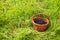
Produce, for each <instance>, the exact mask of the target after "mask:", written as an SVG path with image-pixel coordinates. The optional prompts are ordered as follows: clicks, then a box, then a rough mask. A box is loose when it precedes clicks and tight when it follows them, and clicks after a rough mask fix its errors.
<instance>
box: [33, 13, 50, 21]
mask: <svg viewBox="0 0 60 40" xmlns="http://www.w3.org/2000/svg"><path fill="white" fill-rule="evenodd" d="M39 15H42V16H47V15H46V14H35V15H33V16H32V19H34V17H35V16H39ZM47 19H48V20H50V19H49V16H47Z"/></svg>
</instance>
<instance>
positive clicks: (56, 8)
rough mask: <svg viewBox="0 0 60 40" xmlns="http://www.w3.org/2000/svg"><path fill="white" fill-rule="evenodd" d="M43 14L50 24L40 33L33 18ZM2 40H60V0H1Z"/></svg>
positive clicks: (0, 35)
mask: <svg viewBox="0 0 60 40" xmlns="http://www.w3.org/2000/svg"><path fill="white" fill-rule="evenodd" d="M42 13H44V14H46V15H48V16H49V18H50V24H49V26H48V29H47V30H46V31H44V32H38V31H36V30H34V28H33V26H32V16H33V15H34V14H42ZM0 40H60V0H0Z"/></svg>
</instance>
